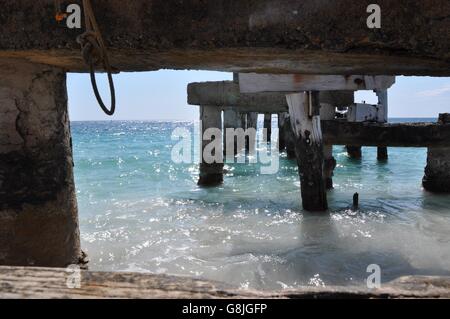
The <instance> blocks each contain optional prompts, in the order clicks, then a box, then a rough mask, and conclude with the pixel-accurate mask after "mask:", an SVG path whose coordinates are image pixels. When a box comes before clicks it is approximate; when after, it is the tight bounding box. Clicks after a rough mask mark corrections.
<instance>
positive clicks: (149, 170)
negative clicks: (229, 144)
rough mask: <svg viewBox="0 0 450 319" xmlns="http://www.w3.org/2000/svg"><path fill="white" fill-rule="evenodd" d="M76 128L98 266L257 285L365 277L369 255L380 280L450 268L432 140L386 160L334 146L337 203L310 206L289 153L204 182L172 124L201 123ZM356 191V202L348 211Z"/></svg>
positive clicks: (448, 220) (447, 218)
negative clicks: (270, 164) (431, 175)
mask: <svg viewBox="0 0 450 319" xmlns="http://www.w3.org/2000/svg"><path fill="white" fill-rule="evenodd" d="M392 121H397V122H400V121H435V120H430V119H404V120H401V119H393V120H392ZM273 124H274V125H275V120H274V123H273ZM71 126H72V134H73V146H74V157H75V179H76V188H77V196H78V205H79V216H80V227H81V239H82V247H83V249H84V250H85V251H87V253H88V255H89V258H90V265H89V267H90V269H91V270H105V271H134V272H136V271H137V272H151V273H160V274H174V275H186V276H195V277H201V278H207V279H213V280H219V281H223V282H227V283H230V284H233V285H236V286H238V287H241V288H258V289H284V288H294V287H298V286H304V285H311V286H328V285H360V284H365V282H366V278H367V277H368V276H369V275H370V273H368V272H367V267H368V266H369V265H371V264H376V265H379V266H380V268H381V281H382V282H387V281H390V280H393V279H395V278H397V277H399V276H403V275H450V196H443V195H433V194H430V193H427V192H425V191H424V190H423V189H422V187H421V180H422V177H423V172H424V167H425V164H426V149H425V148H424V149H421V148H420V149H419V148H389V160H388V161H387V162H382V163H380V162H377V160H376V148H371V147H366V148H363V158H362V160H354V159H350V158H348V156H347V153H346V151H345V150H344V148H343V147H342V146H335V147H334V156H335V157H336V160H337V168H336V170H335V176H334V183H335V189H334V190H333V191H331V192H330V193H329V194H328V201H329V206H330V211H329V212H328V213H321V214H312V213H307V212H304V211H302V209H301V199H300V190H299V187H300V183H299V177H298V173H297V166H296V163H295V162H294V161H291V160H288V159H287V158H286V155H285V154H281V155H280V159H279V171H278V172H277V173H276V174H269V175H265V174H262V173H261V165H262V164H232V163H230V164H227V165H226V169H227V171H228V174H227V175H226V176H225V181H224V184H223V185H222V186H220V187H217V188H207V189H204V188H199V187H198V186H197V184H196V182H197V178H198V164H197V160H196V159H195V158H194V159H193V162H192V163H184V164H176V163H175V162H174V161H173V160H172V156H171V153H172V149H173V147H174V145H175V144H177V143H178V140H172V139H171V136H172V132H173V131H174V129H176V128H186V129H188V130H189V131H190V132H192V134H194V130H195V128H194V125H193V123H185V122H116V121H114V122H72V124H71ZM260 126H261V125H260ZM274 138H275V137H274ZM265 145H266V144H265V143H264V142H261V143H260V144H259V145H258V149H264V147H265ZM192 149H193V153H196V152H195V150H196V149H197V148H195V147H192ZM196 155H197V156H198V154H196ZM355 192H358V193H359V194H360V208H359V209H358V210H352V209H351V203H352V196H353V194H354V193H355Z"/></svg>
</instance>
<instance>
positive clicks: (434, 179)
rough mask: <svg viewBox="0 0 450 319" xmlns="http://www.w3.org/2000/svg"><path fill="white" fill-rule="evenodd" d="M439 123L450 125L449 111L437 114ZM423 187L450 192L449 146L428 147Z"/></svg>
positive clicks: (437, 191)
mask: <svg viewBox="0 0 450 319" xmlns="http://www.w3.org/2000/svg"><path fill="white" fill-rule="evenodd" d="M439 124H441V125H450V113H446V114H440V115H439ZM422 184H423V187H424V188H425V189H426V190H427V191H430V192H434V193H450V147H429V148H428V157H427V166H426V168H425V176H424V178H423V181H422Z"/></svg>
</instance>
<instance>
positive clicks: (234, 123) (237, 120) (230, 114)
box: [223, 107, 242, 155]
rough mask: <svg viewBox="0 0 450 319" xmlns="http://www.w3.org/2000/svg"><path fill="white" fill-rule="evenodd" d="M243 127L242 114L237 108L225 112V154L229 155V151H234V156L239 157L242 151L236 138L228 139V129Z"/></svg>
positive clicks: (227, 109)
mask: <svg viewBox="0 0 450 319" xmlns="http://www.w3.org/2000/svg"><path fill="white" fill-rule="evenodd" d="M241 127H242V117H241V114H240V113H239V112H238V111H237V110H236V108H233V107H229V108H225V109H224V110H223V145H224V146H223V153H224V154H227V151H228V150H229V149H232V150H233V151H232V152H233V154H234V155H237V153H238V152H239V151H240V150H238V149H237V148H238V147H237V142H236V139H235V137H234V136H233V138H232V139H230V140H228V139H227V134H226V133H227V129H237V128H241Z"/></svg>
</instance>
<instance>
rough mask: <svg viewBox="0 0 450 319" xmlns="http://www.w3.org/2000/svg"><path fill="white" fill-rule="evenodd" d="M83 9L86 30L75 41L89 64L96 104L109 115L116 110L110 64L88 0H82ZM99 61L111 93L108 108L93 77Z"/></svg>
mask: <svg viewBox="0 0 450 319" xmlns="http://www.w3.org/2000/svg"><path fill="white" fill-rule="evenodd" d="M83 10H84V20H85V24H86V30H85V32H84V33H83V34H82V35H80V36H79V37H78V38H77V42H78V43H79V44H80V45H81V54H82V56H83V60H84V62H85V63H86V64H87V65H88V66H89V71H90V75H91V84H92V88H93V90H94V94H95V97H96V99H97V101H98V104H99V105H100V107H101V108H102V110H103V112H105V113H106V114H107V115H110V116H111V115H113V114H114V112H115V110H116V92H115V89H114V81H113V77H112V69H111V64H110V63H109V58H108V53H107V51H106V46H105V43H104V42H103V38H102V35H101V33H100V29H99V27H98V24H97V21H96V19H95V15H94V11H93V10H92V5H91V1H90V0H83ZM100 62H101V63H102V65H103V68H104V70H105V71H106V72H107V73H108V82H109V89H110V93H111V106H110V108H109V109H108V108H107V107H106V105H105V103H104V102H103V99H102V97H101V95H100V93H99V90H98V87H97V81H96V78H95V65H97V64H99V63H100Z"/></svg>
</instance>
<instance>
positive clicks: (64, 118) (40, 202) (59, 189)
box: [0, 60, 81, 267]
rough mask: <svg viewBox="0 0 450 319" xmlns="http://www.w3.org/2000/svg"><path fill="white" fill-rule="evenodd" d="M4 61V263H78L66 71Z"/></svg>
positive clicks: (0, 79) (0, 81)
mask: <svg viewBox="0 0 450 319" xmlns="http://www.w3.org/2000/svg"><path fill="white" fill-rule="evenodd" d="M0 69H1V70H2V72H1V73H0V265H16V266H31V265H33V266H46V267H65V266H67V265H69V264H76V263H78V262H79V259H80V256H81V251H80V238H79V227H78V215H77V202H76V196H75V187H74V180H73V158H72V149H71V135H70V125H69V116H68V112H67V91H66V74H65V72H64V71H62V70H60V69H57V68H54V67H49V66H43V65H39V64H28V63H25V62H20V61H16V60H1V61H0Z"/></svg>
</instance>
